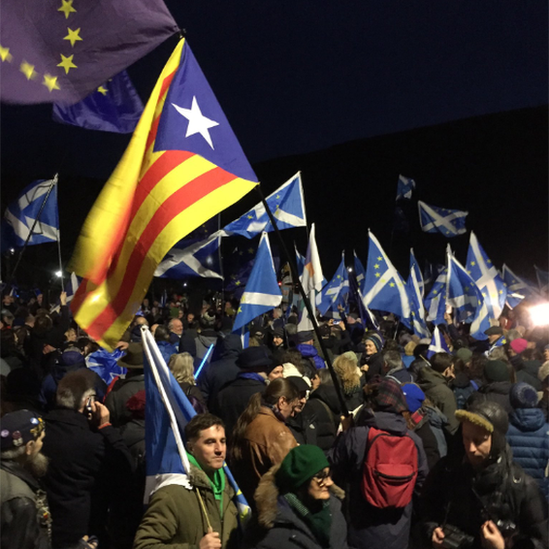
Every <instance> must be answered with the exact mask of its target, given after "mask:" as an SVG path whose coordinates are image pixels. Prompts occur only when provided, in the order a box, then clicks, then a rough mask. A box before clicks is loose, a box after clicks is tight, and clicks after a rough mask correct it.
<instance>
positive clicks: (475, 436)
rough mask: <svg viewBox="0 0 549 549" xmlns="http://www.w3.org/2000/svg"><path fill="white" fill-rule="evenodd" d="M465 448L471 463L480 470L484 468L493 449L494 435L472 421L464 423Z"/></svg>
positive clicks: (462, 427) (462, 431) (462, 429)
mask: <svg viewBox="0 0 549 549" xmlns="http://www.w3.org/2000/svg"><path fill="white" fill-rule="evenodd" d="M461 434H462V438H463V446H464V448H465V454H466V455H467V459H468V460H469V463H470V464H471V465H472V466H473V467H474V468H475V469H478V468H479V467H481V466H482V464H483V463H484V461H485V460H486V458H487V457H488V456H489V455H490V450H491V449H492V435H491V434H490V433H489V432H488V431H487V430H486V429H483V428H482V427H480V426H479V425H475V424H474V423H471V422H470V421H464V422H463V424H462V426H461Z"/></svg>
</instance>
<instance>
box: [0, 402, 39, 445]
mask: <svg viewBox="0 0 549 549" xmlns="http://www.w3.org/2000/svg"><path fill="white" fill-rule="evenodd" d="M45 426H46V424H45V423H44V421H43V420H42V418H41V417H40V416H39V415H38V414H36V413H35V412H30V411H29V410H18V411H17V412H11V413H10V414H6V415H5V416H3V417H2V420H1V421H0V448H1V450H2V451H4V450H9V449H11V448H14V447H15V448H18V447H19V446H23V445H24V444H27V442H29V441H31V440H36V439H37V438H38V436H39V435H40V433H41V432H42V431H43V430H44V428H45Z"/></svg>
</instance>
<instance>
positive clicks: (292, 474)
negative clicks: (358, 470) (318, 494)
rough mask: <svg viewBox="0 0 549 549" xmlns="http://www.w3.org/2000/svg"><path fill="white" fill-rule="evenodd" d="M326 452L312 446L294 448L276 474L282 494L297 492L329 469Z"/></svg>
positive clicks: (305, 445) (277, 483)
mask: <svg viewBox="0 0 549 549" xmlns="http://www.w3.org/2000/svg"><path fill="white" fill-rule="evenodd" d="M329 466H330V464H329V463H328V460H327V459H326V456H325V455H324V452H323V451H322V450H321V449H320V448H319V447H318V446H313V445H312V444H302V445H301V446H296V447H295V448H292V449H291V450H290V452H289V453H288V455H287V456H286V457H285V458H284V459H283V461H282V463H281V464H280V469H278V471H277V472H276V474H275V479H276V485H277V486H278V488H279V490H280V492H281V493H282V494H285V493H287V492H295V491H296V490H297V489H298V488H299V487H300V486H302V485H303V484H305V483H306V482H307V481H308V480H310V479H311V478H313V477H314V476H315V475H316V474H317V473H319V472H320V471H322V469H325V468H326V467H329Z"/></svg>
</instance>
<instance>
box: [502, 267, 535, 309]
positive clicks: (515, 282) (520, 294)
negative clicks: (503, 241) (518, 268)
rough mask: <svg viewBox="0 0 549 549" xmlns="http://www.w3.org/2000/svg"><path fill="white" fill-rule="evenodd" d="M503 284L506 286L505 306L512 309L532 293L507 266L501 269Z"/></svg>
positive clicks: (525, 283)
mask: <svg viewBox="0 0 549 549" xmlns="http://www.w3.org/2000/svg"><path fill="white" fill-rule="evenodd" d="M502 276H503V283H504V284H505V285H506V286H507V305H508V306H509V307H510V308H511V309H514V308H515V307H516V306H517V305H518V304H519V303H520V302H521V301H522V300H523V299H524V298H525V297H528V296H530V295H531V293H532V288H531V287H530V285H529V284H528V283H527V282H525V281H524V280H523V279H522V278H520V277H518V276H517V275H516V274H515V273H514V272H513V271H511V269H509V267H508V266H507V265H505V264H504V265H503V268H502Z"/></svg>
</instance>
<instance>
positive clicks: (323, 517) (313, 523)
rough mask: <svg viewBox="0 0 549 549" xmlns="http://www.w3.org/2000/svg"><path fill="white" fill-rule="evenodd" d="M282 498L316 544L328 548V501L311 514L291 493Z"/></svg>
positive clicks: (329, 514)
mask: <svg viewBox="0 0 549 549" xmlns="http://www.w3.org/2000/svg"><path fill="white" fill-rule="evenodd" d="M283 497H284V499H285V500H286V501H287V502H288V505H289V506H290V508H291V509H292V511H293V512H294V513H295V514H296V515H297V516H298V517H299V518H300V519H301V520H303V522H304V523H305V524H306V525H307V526H308V527H309V529H310V530H311V532H312V534H313V536H314V537H315V538H316V540H317V541H318V543H320V545H321V546H322V547H324V548H326V549H328V547H330V529H331V527H332V515H331V513H330V500H326V501H322V504H321V508H320V511H317V512H316V513H313V512H312V511H311V510H310V509H309V508H308V507H306V506H305V504H304V503H303V502H302V501H301V500H300V499H299V498H298V497H297V496H296V495H295V494H293V493H292V492H288V493H287V494H284V496H283Z"/></svg>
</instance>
